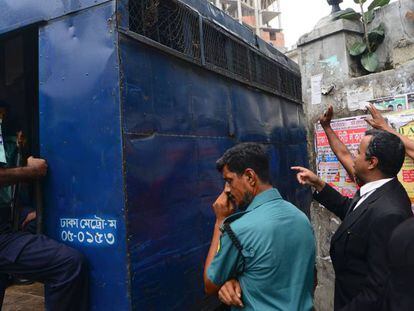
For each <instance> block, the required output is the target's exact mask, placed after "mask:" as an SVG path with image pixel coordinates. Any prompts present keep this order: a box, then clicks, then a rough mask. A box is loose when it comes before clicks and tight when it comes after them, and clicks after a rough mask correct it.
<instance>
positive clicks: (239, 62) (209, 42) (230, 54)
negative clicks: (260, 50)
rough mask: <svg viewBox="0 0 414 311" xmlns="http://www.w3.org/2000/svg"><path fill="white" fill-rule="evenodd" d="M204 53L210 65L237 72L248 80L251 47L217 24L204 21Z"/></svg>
mask: <svg viewBox="0 0 414 311" xmlns="http://www.w3.org/2000/svg"><path fill="white" fill-rule="evenodd" d="M203 38H204V42H203V43H204V55H205V61H206V63H207V64H208V65H213V66H216V67H219V68H221V69H224V70H226V71H229V72H231V73H233V74H236V75H238V76H240V77H242V78H244V79H246V80H249V79H250V73H249V56H248V54H249V48H248V47H247V46H245V45H243V44H241V43H238V42H237V41H236V40H234V39H232V38H230V37H229V36H228V35H226V34H225V33H223V32H221V31H219V30H218V29H216V27H215V26H213V25H210V24H209V23H207V22H203Z"/></svg>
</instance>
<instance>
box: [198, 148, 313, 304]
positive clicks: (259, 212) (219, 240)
mask: <svg viewBox="0 0 414 311" xmlns="http://www.w3.org/2000/svg"><path fill="white" fill-rule="evenodd" d="M217 168H218V170H219V171H220V172H221V173H222V174H223V178H224V181H225V188H224V191H223V192H222V193H221V195H220V196H219V197H218V198H217V200H216V202H215V203H214V204H213V209H214V212H215V214H216V224H215V228H214V233H213V239H212V242H211V246H210V250H209V253H208V255H207V259H206V263H205V268H204V284H205V290H206V292H207V294H215V293H218V294H219V298H220V300H221V301H222V302H224V303H225V304H227V305H231V306H232V309H237V308H244V310H259V311H265V310H286V311H301V310H312V307H313V303H312V291H313V273H314V261H315V241H314V236H313V230H312V227H311V225H310V222H309V220H308V218H307V217H306V215H305V214H303V213H302V212H301V211H300V210H299V209H298V208H296V207H295V206H294V205H292V204H290V203H289V202H287V201H285V200H283V199H282V197H281V196H280V194H279V192H278V190H277V189H275V188H272V186H271V185H270V176H269V160H268V158H267V155H266V152H265V151H264V149H263V147H262V146H261V145H259V144H254V143H244V144H239V145H237V146H235V147H233V148H231V149H229V150H227V151H226V152H225V153H224V155H223V157H222V158H220V159H219V160H218V161H217ZM222 232H223V233H222Z"/></svg>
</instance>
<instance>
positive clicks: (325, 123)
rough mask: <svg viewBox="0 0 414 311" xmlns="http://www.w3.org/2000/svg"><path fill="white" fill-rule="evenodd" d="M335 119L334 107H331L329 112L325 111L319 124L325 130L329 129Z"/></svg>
mask: <svg viewBox="0 0 414 311" xmlns="http://www.w3.org/2000/svg"><path fill="white" fill-rule="evenodd" d="M332 117H333V107H332V105H329V107H328V110H326V111H325V113H324V114H323V115H321V116H320V117H319V122H320V123H321V126H322V127H323V128H327V127H330V126H331V120H332Z"/></svg>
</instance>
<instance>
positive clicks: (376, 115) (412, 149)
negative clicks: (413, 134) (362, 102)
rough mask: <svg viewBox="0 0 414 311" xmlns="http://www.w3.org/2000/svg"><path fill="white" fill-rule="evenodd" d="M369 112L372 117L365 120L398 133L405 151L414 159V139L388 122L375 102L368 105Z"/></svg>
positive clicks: (377, 127)
mask: <svg viewBox="0 0 414 311" xmlns="http://www.w3.org/2000/svg"><path fill="white" fill-rule="evenodd" d="M367 109H368V111H369V113H370V114H371V116H372V119H365V121H366V122H367V123H368V124H369V125H371V126H372V127H373V128H375V129H378V130H383V131H387V132H390V133H392V134H395V135H397V136H398V137H399V138H400V139H401V140H402V142H403V144H404V146H405V153H406V154H407V156H409V157H410V158H412V159H414V141H413V140H411V139H409V138H408V137H407V136H404V135H401V134H400V133H398V132H397V131H396V130H394V129H393V128H392V127H391V126H390V125H389V124H388V123H387V121H385V119H384V117H383V116H382V114H381V113H380V112H379V111H378V110H377V109H376V108H375V107H374V105H373V104H370V105H369V106H367Z"/></svg>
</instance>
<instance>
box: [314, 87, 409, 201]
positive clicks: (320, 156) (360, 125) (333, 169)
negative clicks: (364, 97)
mask: <svg viewBox="0 0 414 311" xmlns="http://www.w3.org/2000/svg"><path fill="white" fill-rule="evenodd" d="M370 102H372V103H374V104H375V105H376V106H377V107H378V108H379V106H378V105H382V106H383V107H387V110H388V109H390V108H388V107H389V106H390V105H393V107H395V109H394V110H393V112H388V113H385V114H384V117H385V118H386V119H387V121H388V123H389V124H390V125H391V126H392V127H393V128H394V129H395V130H396V131H398V132H399V133H400V134H402V135H405V136H407V137H409V138H410V139H413V140H414V109H406V108H407V107H408V108H410V107H412V108H414V93H412V94H405V95H401V96H395V97H393V99H392V100H391V97H389V98H383V99H376V100H375V101H374V100H373V101H370ZM399 105H402V106H403V108H404V109H403V110H399V109H400V108H399ZM366 117H368V116H367V115H364V116H357V117H351V118H344V119H336V120H332V123H331V126H332V129H333V130H334V131H335V132H336V134H337V135H338V137H339V139H340V140H341V141H342V142H343V143H344V144H345V145H346V146H347V147H348V149H349V150H350V152H351V153H352V154H353V155H355V154H356V151H357V149H358V145H359V143H360V141H361V139H362V137H363V136H364V133H365V131H366V130H367V129H368V128H369V126H368V124H367V123H366V122H365V118H366ZM315 146H316V154H317V156H316V164H317V172H318V175H319V176H320V177H321V178H322V179H323V180H325V181H326V182H328V183H329V184H330V185H331V186H332V187H334V188H335V189H337V190H338V191H339V192H340V193H341V194H343V195H345V196H348V197H352V196H353V195H354V193H355V191H356V189H357V188H356V185H355V184H354V183H353V182H352V181H351V179H350V178H349V176H348V175H347V173H346V171H345V169H344V168H343V167H342V165H341V164H340V163H339V161H338V159H337V158H336V156H335V155H334V154H333V152H332V150H331V148H330V146H329V142H328V139H327V137H326V135H325V132H324V131H323V129H322V127H321V126H320V124H317V125H316V126H315ZM398 178H399V180H400V182H401V183H402V184H403V185H404V187H405V189H406V190H407V193H408V195H409V197H410V199H411V202H412V203H413V206H414V161H413V160H412V159H411V158H408V157H406V159H405V162H404V165H403V167H402V169H401V171H400V173H399V174H398Z"/></svg>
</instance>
